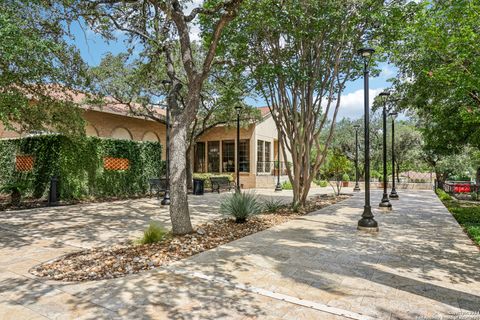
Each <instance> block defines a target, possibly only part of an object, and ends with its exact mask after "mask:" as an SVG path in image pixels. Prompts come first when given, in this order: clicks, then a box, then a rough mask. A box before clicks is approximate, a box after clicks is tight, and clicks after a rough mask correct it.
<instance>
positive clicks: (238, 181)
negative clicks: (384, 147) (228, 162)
mask: <svg viewBox="0 0 480 320" xmlns="http://www.w3.org/2000/svg"><path fill="white" fill-rule="evenodd" d="M235 110H236V111H237V157H236V160H237V161H236V162H237V163H236V166H235V167H236V168H237V189H236V190H235V191H236V192H240V166H239V161H238V159H239V158H240V112H241V111H242V107H241V106H236V107H235Z"/></svg>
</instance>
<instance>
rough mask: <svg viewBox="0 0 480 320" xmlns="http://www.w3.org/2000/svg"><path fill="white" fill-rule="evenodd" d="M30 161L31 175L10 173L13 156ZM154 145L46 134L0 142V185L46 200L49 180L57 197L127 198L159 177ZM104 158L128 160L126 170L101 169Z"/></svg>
mask: <svg viewBox="0 0 480 320" xmlns="http://www.w3.org/2000/svg"><path fill="white" fill-rule="evenodd" d="M17 154H24V155H32V156H34V157H35V164H34V168H33V170H32V171H30V172H17V171H16V170H15V155H17ZM161 154H162V147H161V145H160V143H158V142H136V141H128V140H110V139H99V138H95V137H75V138H72V137H66V136H62V135H48V136H38V137H29V138H24V139H14V140H3V141H0V185H4V184H7V183H13V182H22V183H23V184H25V185H26V191H25V194H26V195H27V196H33V197H35V198H42V197H45V196H46V195H47V193H48V190H49V183H50V178H51V177H52V176H54V175H56V176H58V177H59V187H58V189H59V196H60V199H64V200H69V199H83V198H88V197H90V198H92V197H93V198H99V197H100V198H101V197H110V196H113V197H128V196H137V195H144V194H146V193H147V191H148V189H149V184H148V180H149V179H151V178H155V177H161V176H163V174H164V165H165V164H164V162H163V161H162V160H161ZM104 157H115V158H127V159H128V160H129V164H130V167H129V169H128V170H125V171H109V170H104V168H103V158H104Z"/></svg>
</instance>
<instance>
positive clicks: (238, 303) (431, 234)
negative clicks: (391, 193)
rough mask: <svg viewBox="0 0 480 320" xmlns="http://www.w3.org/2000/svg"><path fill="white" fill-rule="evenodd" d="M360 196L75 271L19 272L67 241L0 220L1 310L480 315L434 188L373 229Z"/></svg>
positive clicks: (462, 239) (468, 252)
mask: <svg viewBox="0 0 480 320" xmlns="http://www.w3.org/2000/svg"><path fill="white" fill-rule="evenodd" d="M372 198H373V199H374V202H373V203H376V201H379V200H380V198H381V193H380V191H377V190H375V191H374V192H373V196H372ZM362 204H363V194H357V195H356V196H354V197H352V198H350V199H348V200H346V201H343V202H341V203H339V204H336V205H334V206H331V207H328V208H324V209H322V210H320V211H317V212H315V213H314V214H311V215H309V216H304V217H302V218H299V219H296V220H292V221H289V222H287V223H285V224H282V225H280V226H277V227H274V228H272V229H269V230H266V231H263V232H260V233H257V234H254V235H251V236H248V237H245V238H243V239H240V240H237V241H234V242H231V243H229V244H227V245H224V246H221V247H219V248H217V249H214V250H210V251H207V252H204V253H201V254H199V255H196V256H194V257H191V258H189V259H186V260H183V261H180V262H177V263H175V264H174V265H171V266H169V267H167V268H161V269H157V270H152V271H149V272H145V273H141V274H137V275H131V276H128V277H125V278H120V279H113V280H104V281H97V282H85V283H60V282H53V281H45V280H41V279H36V278H34V277H33V276H31V275H29V274H28V272H27V270H28V268H29V267H31V266H32V265H33V264H34V263H35V262H36V261H44V260H46V259H49V258H53V257H55V256H58V255H60V254H61V253H62V252H66V251H70V250H72V248H71V247H69V246H68V245H66V244H65V243H64V242H52V241H51V240H49V239H47V240H40V239H38V238H36V239H35V240H32V239H30V238H29V237H28V236H27V235H25V234H16V233H15V232H14V231H12V230H10V231H8V230H5V229H1V228H0V243H1V247H0V319H36V318H38V319H105V318H111V319H122V318H123V319H371V318H378V319H419V318H421V317H423V318H425V317H432V318H433V319H437V318H440V317H441V316H443V317H444V318H445V316H448V315H450V316H451V315H455V314H457V315H458V314H459V313H460V312H463V313H462V316H463V318H462V319H479V318H480V316H479V314H478V312H479V311H480V273H479V272H478V270H480V251H479V249H478V247H476V246H475V245H473V244H472V242H471V241H470V239H468V237H467V236H466V235H465V234H464V233H463V231H462V229H461V228H460V226H459V225H458V224H457V222H456V221H455V220H454V219H453V217H452V216H451V215H450V213H448V211H447V210H446V209H445V207H444V206H443V205H442V204H441V202H440V201H439V200H438V199H437V198H436V196H435V195H434V194H433V192H431V191H404V192H402V193H401V194H400V200H398V201H395V202H393V206H394V210H393V211H392V212H389V213H381V212H377V211H375V215H376V218H377V220H378V222H379V225H380V232H379V233H378V234H376V235H370V234H365V233H360V232H358V231H357V230H356V222H357V220H358V219H359V217H360V214H361V212H362ZM38 228H41V225H39V226H38ZM78 232H79V233H81V229H79V230H78ZM19 257H20V258H19ZM468 315H469V317H468V318H467V317H466V316H468Z"/></svg>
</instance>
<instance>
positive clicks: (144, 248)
mask: <svg viewBox="0 0 480 320" xmlns="http://www.w3.org/2000/svg"><path fill="white" fill-rule="evenodd" d="M348 197H349V196H347V195H340V196H337V197H333V196H326V195H319V196H315V197H313V198H310V200H309V201H308V204H307V206H306V207H305V208H303V209H301V210H299V211H298V212H295V211H293V210H292V209H291V208H290V207H283V208H281V209H279V210H278V211H277V212H275V213H264V214H261V215H257V216H254V217H252V218H250V219H248V220H247V221H246V222H245V223H236V222H235V220H233V219H219V220H213V221H210V222H207V223H204V224H201V225H199V226H197V228H196V230H195V232H194V233H191V234H186V235H182V236H173V235H171V234H168V235H167V236H166V237H165V239H164V240H163V241H161V242H157V243H154V244H143V245H138V244H134V243H133V242H132V241H129V242H126V243H123V244H116V245H111V246H104V247H98V248H93V249H88V250H82V251H79V252H74V253H70V254H67V255H65V256H62V257H60V258H57V259H55V260H53V261H49V262H46V263H43V264H41V265H38V266H36V267H34V268H32V269H31V270H30V272H31V273H32V274H34V275H36V276H39V277H46V278H49V279H54V280H63V281H86V280H100V279H112V278H118V277H122V276H125V275H128V274H133V273H138V272H140V271H143V270H149V269H154V268H157V267H160V266H165V265H168V264H169V263H172V262H174V261H177V260H180V259H184V258H187V257H190V256H192V255H195V254H197V253H200V252H203V251H206V250H209V249H212V248H215V247H218V246H220V245H222V244H225V243H228V242H231V241H234V240H236V239H240V238H242V237H245V236H248V235H250V234H253V233H256V232H259V231H262V230H265V229H268V228H270V227H273V226H275V225H278V224H281V223H284V222H286V221H289V220H292V219H295V218H296V217H299V216H302V215H305V214H307V213H310V212H312V211H316V210H318V209H321V208H324V207H326V206H329V205H332V204H334V203H337V202H339V201H341V200H344V199H346V198H348Z"/></svg>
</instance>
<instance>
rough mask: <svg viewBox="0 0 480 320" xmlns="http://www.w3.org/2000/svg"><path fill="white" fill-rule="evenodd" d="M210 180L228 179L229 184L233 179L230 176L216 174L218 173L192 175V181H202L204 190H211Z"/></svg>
mask: <svg viewBox="0 0 480 320" xmlns="http://www.w3.org/2000/svg"><path fill="white" fill-rule="evenodd" d="M210 178H228V180H230V182H232V181H234V177H233V175H231V174H228V173H225V174H218V173H194V174H193V179H198V180H203V181H204V186H205V188H211V187H212V184H211V183H210Z"/></svg>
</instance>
